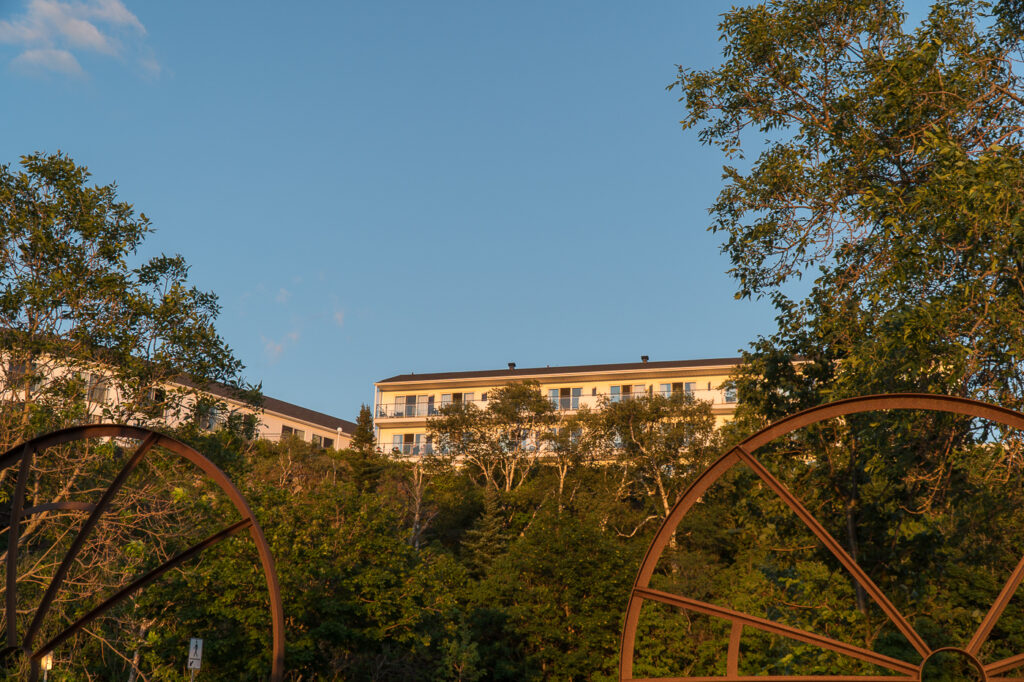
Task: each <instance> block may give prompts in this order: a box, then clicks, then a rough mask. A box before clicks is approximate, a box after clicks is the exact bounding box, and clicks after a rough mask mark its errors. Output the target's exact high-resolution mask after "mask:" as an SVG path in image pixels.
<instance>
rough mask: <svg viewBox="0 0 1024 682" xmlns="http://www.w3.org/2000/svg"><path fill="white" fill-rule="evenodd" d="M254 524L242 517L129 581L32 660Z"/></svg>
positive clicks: (39, 658)
mask: <svg viewBox="0 0 1024 682" xmlns="http://www.w3.org/2000/svg"><path fill="white" fill-rule="evenodd" d="M252 525H253V520H252V519H242V520H241V521H239V522H237V523H235V524H232V525H230V526H228V527H227V528H225V529H224V530H222V531H220V532H219V533H215V534H214V535H211V536H210V537H208V538H206V539H205V540H203V541H202V542H200V543H199V544H196V545H193V546H192V547H189V548H188V549H187V550H185V551H184V552H182V553H181V554H178V555H177V556H174V557H172V558H171V559H168V560H167V561H165V562H164V563H162V564H160V565H159V566H157V567H156V568H154V569H153V570H152V571H150V572H149V573H146V574H145V575H143V576H140V577H138V578H136V579H135V580H133V581H132V582H131V583H129V584H128V585H126V586H125V587H123V588H121V589H120V590H118V591H117V592H116V593H114V595H113V596H111V597H110V598H108V599H107V600H106V601H104V602H103V603H102V604H100V605H99V606H97V607H96V608H94V609H93V610H91V611H89V613H87V614H85V615H84V616H82V617H81V618H79V619H78V620H76V621H75V622H74V623H72V624H71V625H69V626H68V627H66V628H65V629H64V630H63V632H61V633H60V634H59V635H57V636H56V637H54V638H53V639H51V640H50V641H49V642H47V643H46V644H44V645H43V646H42V647H40V648H39V650H38V651H36V652H34V653H33V654H32V660H33V661H38V660H41V659H42V658H43V656H45V655H46V654H48V653H50V652H51V651H53V650H54V649H55V648H56V647H58V646H60V645H61V644H62V643H63V642H64V641H65V640H67V639H69V638H70V637H72V636H74V635H75V633H77V632H78V631H79V630H81V629H82V628H83V627H85V626H86V625H88V624H89V623H90V622H91V621H93V620H95V619H96V618H97V617H98V616H101V615H103V613H104V612H105V611H107V610H108V609H110V608H111V607H113V606H115V605H116V604H117V603H118V602H120V601H122V600H123V599H125V598H126V597H128V596H130V595H131V594H132V593H134V592H137V591H139V590H141V589H142V588H143V587H145V586H146V585H148V584H149V583H151V582H153V581H154V580H156V579H157V578H159V577H160V576H161V575H163V574H164V573H166V572H167V571H169V570H171V569H172V568H174V567H175V566H177V565H179V564H181V563H184V562H185V561H188V560H189V559H191V558H192V557H194V556H195V555H196V554H199V553H200V552H202V551H203V550H204V549H208V548H210V547H213V546H214V545H216V544H217V543H218V542H221V541H223V540H226V539H227V538H229V537H231V536H232V535H235V534H237V533H239V532H241V531H243V530H245V529H246V528H249V527H251V526H252Z"/></svg>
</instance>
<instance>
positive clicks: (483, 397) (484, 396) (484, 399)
mask: <svg viewBox="0 0 1024 682" xmlns="http://www.w3.org/2000/svg"><path fill="white" fill-rule="evenodd" d="M480 400H482V401H484V402H485V403H486V402H487V391H484V392H483V393H481V394H480Z"/></svg>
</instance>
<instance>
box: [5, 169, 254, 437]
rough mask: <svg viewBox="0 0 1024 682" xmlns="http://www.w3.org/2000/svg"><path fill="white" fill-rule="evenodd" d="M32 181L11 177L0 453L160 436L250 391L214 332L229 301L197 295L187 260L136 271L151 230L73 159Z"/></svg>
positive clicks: (171, 259) (35, 174)
mask: <svg viewBox="0 0 1024 682" xmlns="http://www.w3.org/2000/svg"><path fill="white" fill-rule="evenodd" d="M21 167H22V170H21V171H20V172H13V171H12V170H11V168H10V166H0V330H2V331H0V360H2V362H3V365H4V367H3V369H4V371H3V373H2V384H0V394H3V395H4V396H9V397H10V400H8V402H7V403H6V408H5V409H3V410H2V411H0V444H7V445H10V444H13V443H15V442H18V441H19V440H22V439H24V438H26V437H28V436H30V435H33V434H34V433H37V432H39V431H40V430H43V429H45V428H53V427H56V426H62V425H67V424H71V423H78V422H81V421H83V420H85V419H88V418H95V417H100V418H104V419H108V420H113V421H119V422H129V423H139V424H154V423H157V424H160V423H164V418H165V416H167V415H176V416H179V417H180V416H182V415H183V414H184V412H183V411H184V410H186V409H188V408H189V406H190V405H191V404H192V403H193V402H194V401H195V400H196V399H197V396H199V395H200V392H199V390H198V388H195V387H202V386H203V385H205V384H206V383H208V382H219V383H222V384H226V385H228V386H231V387H234V388H236V389H239V390H240V392H241V391H242V389H247V388H251V387H248V386H246V385H245V384H244V383H243V382H242V380H241V371H242V364H241V362H239V361H238V359H237V358H235V357H234V355H233V353H232V351H231V349H230V348H229V347H228V345H227V344H226V343H225V342H224V340H223V339H222V338H221V337H220V336H219V335H218V334H217V331H216V328H215V326H214V325H215V321H216V318H217V315H218V313H219V312H220V307H219V306H218V304H217V297H216V296H215V295H214V294H212V293H209V292H204V291H201V290H199V289H197V288H196V287H194V286H190V285H189V284H188V270H189V268H188V265H187V264H186V263H185V260H184V259H183V258H182V257H181V256H166V255H160V256H157V257H154V258H151V259H149V260H148V261H144V262H142V263H141V264H139V265H137V266H135V267H132V265H131V261H133V260H135V258H136V255H137V252H138V249H139V247H140V246H141V245H142V242H143V241H144V239H145V237H146V235H147V234H149V232H151V230H152V228H151V225H150V221H149V219H148V218H147V217H146V216H145V214H141V213H140V214H136V213H135V211H134V209H133V207H132V206H131V204H128V203H126V202H122V201H118V200H117V192H116V186H115V185H113V184H110V185H105V186H102V187H101V186H93V187H89V186H87V182H88V180H89V172H88V170H87V169H86V168H85V167H84V166H78V165H76V164H75V163H74V161H72V160H71V159H70V158H69V157H67V156H65V155H62V154H60V153H57V154H52V155H45V154H33V155H29V156H25V157H22V160H21ZM181 379H184V381H180V380H181ZM176 380H179V381H176ZM172 383H173V384H174V386H175V387H171V384H172ZM188 384H191V386H189V385H188ZM240 395H241V393H240ZM115 398H116V399H115ZM252 399H253V400H254V401H256V400H258V396H253V397H252Z"/></svg>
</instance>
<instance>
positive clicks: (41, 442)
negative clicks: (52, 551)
mask: <svg viewBox="0 0 1024 682" xmlns="http://www.w3.org/2000/svg"><path fill="white" fill-rule="evenodd" d="M89 438H128V439H133V440H138V441H142V445H140V446H139V449H138V450H136V452H135V453H134V454H133V456H132V459H136V457H139V458H141V456H142V455H144V454H145V451H144V446H146V443H147V442H150V441H151V442H150V445H149V446H148V447H154V446H156V447H161V448H163V449H165V450H167V451H169V452H171V453H172V454H175V455H178V456H179V457H181V458H183V459H185V460H187V461H189V462H191V463H192V464H193V465H195V466H196V467H197V468H199V469H200V470H201V471H202V472H203V473H204V474H205V475H206V476H207V477H209V478H210V479H211V480H212V481H213V482H214V483H216V484H217V486H218V487H219V488H220V490H221V491H222V492H223V493H224V494H225V495H227V497H228V499H229V500H230V501H231V504H232V505H233V506H234V507H235V509H236V510H237V511H238V512H239V513H240V514H241V516H242V519H243V520H242V521H239V522H238V523H236V524H234V525H233V526H231V527H229V528H228V529H225V530H224V531H222V533H219V534H217V535H216V536H211V537H210V538H207V540H204V541H203V542H201V543H200V544H199V545H196V546H195V547H193V548H191V549H189V550H187V551H186V552H185V553H183V554H182V555H179V556H178V557H175V558H174V559H172V560H171V561H178V562H179V563H180V561H184V560H186V559H187V558H188V556H193V555H194V554H195V553H198V552H200V551H202V549H205V548H206V547H209V546H211V544H215V543H216V542H219V541H221V540H223V539H224V538H225V537H228V536H230V535H234V534H237V533H238V532H241V531H242V530H246V529H248V531H249V536H250V537H251V538H252V540H253V542H254V543H255V544H256V551H257V554H258V556H259V561H260V566H261V567H262V569H263V575H264V578H265V580H266V583H267V591H268V594H269V598H270V619H271V626H272V639H273V642H272V649H273V650H272V654H271V671H270V680H271V682H281V681H282V680H283V679H284V649H285V644H284V604H283V602H282V599H281V589H280V586H279V584H278V581H277V571H276V570H275V568H274V557H273V555H272V554H271V552H270V545H269V544H268V543H267V539H266V537H265V536H264V535H263V529H262V528H260V525H259V523H258V522H256V520H255V518H256V517H255V515H254V514H253V513H252V510H251V509H250V508H249V504H248V502H246V500H245V498H244V497H242V494H241V493H240V492H239V490H238V488H236V487H235V485H234V484H233V483H232V482H231V479H229V478H228V477H227V475H226V474H225V473H224V472H223V471H221V470H220V469H219V468H218V467H217V466H216V465H215V464H214V463H213V462H211V461H210V460H209V459H207V458H206V457H204V456H203V455H202V454H201V453H200V452H198V451H197V450H195V449H194V448H192V447H191V446H189V445H186V444H185V443H182V442H181V441H179V440H175V439H174V438H171V437H169V436H164V435H160V434H158V433H156V432H155V431H153V430H152V429H147V428H144V427H141V426H127V425H123V424H92V425H88V426H74V427H70V428H66V429H61V430H58V431H53V432H51V433H47V434H44V435H42V436H37V437H36V438H33V439H32V440H29V441H27V442H25V443H21V444H19V445H17V446H16V447H14V448H11V449H10V450H8V451H7V452H5V453H3V454H0V469H4V468H7V467H9V466H11V465H13V464H16V463H18V462H19V461H21V462H23V466H22V469H21V470H20V471H19V479H21V478H22V477H27V476H28V469H29V466H30V462H29V461H28V460H29V459H30V457H31V455H32V454H34V453H36V452H41V451H43V450H45V449H46V448H50V447H55V446H58V445H62V444H65V443H70V442H73V441H76V440H84V439H89ZM137 463H138V462H137V461H136V462H135V463H134V464H132V463H131V462H129V464H128V465H126V467H125V469H122V474H124V475H125V476H127V473H130V470H131V469H132V468H134V466H135V464H137ZM119 477H120V474H119ZM122 482H123V481H122ZM115 483H116V480H115ZM119 485H120V483H117V485H115V484H111V487H112V488H116V487H119ZM15 492H16V495H15V499H14V501H13V502H14V504H12V519H14V518H18V519H21V518H24V517H25V516H26V515H28V514H31V513H38V512H41V511H51V510H53V509H80V510H82V511H90V512H91V513H90V517H89V518H88V519H86V523H87V524H89V528H91V527H92V525H94V524H95V519H98V518H99V516H100V515H101V514H102V513H103V511H104V509H105V507H106V506H107V504H109V499H108V498H109V497H112V496H113V492H116V490H114V491H111V490H110V489H108V491H107V492H106V493H105V494H104V499H103V500H101V503H99V504H97V505H88V504H86V503H78V502H70V501H65V502H51V503H44V504H40V505H36V506H34V507H31V508H29V509H22V507H23V501H24V485H22V486H21V495H20V497H19V495H18V494H17V493H18V489H17V488H16V491H15ZM104 500H106V502H104ZM101 505H102V506H101ZM15 512H16V513H15ZM90 520H92V521H91V523H90ZM89 528H86V526H85V524H83V528H82V529H81V530H80V531H79V535H78V536H77V537H76V540H75V541H76V542H78V541H79V540H82V541H84V537H85V535H86V534H87V533H88V530H89ZM17 536H18V532H17V525H16V524H15V526H14V532H12V533H10V534H9V537H8V544H9V546H10V543H11V542H13V543H14V550H13V552H12V551H9V552H8V561H7V564H8V566H7V585H8V591H7V597H6V601H7V613H8V614H16V607H17V561H16V560H17V540H18V537H17ZM12 538H13V540H12ZM76 551H77V550H76ZM186 555H187V556H186ZM12 558H13V559H14V561H12V560H11V559H12ZM67 563H68V564H70V561H68V562H67ZM62 566H64V564H62ZM169 567H170V566H169V565H167V566H166V567H165V568H161V569H159V571H158V572H157V573H153V572H151V573H150V574H147V575H146V576H143V577H142V578H139V579H138V580H137V581H135V582H133V583H132V585H129V586H128V587H126V588H124V589H123V590H122V591H120V592H118V594H115V595H114V596H113V597H111V598H110V599H108V600H107V601H106V602H104V604H102V605H101V606H100V607H97V609H100V608H102V609H104V610H105V609H106V608H110V606H113V605H114V604H115V603H116V601H114V600H119V599H122V598H124V596H127V595H128V594H130V593H131V591H133V590H134V589H138V588H140V587H142V586H143V585H144V584H145V583H148V582H150V581H151V580H153V579H154V578H156V577H157V576H158V575H159V574H160V573H163V572H165V571H166V569H167V568H169ZM58 570H60V569H58ZM65 573H66V568H65V569H64V571H62V572H61V580H63V576H64V574H65ZM55 577H56V576H55ZM59 582H60V581H51V583H50V587H51V588H53V594H51V595H50V597H49V599H50V601H52V598H53V595H55V594H56V591H57V589H59V584H58V583H59ZM48 592H49V590H48ZM119 595H120V596H119ZM41 611H45V609H41ZM94 611H95V610H94ZM90 613H92V612H90ZM99 613H102V611H99V612H97V613H96V614H94V615H93V616H92V617H95V615H99ZM43 615H45V613H41V612H40V611H37V612H36V618H35V619H34V621H33V623H34V627H33V629H32V630H31V632H30V633H27V636H26V638H25V639H24V642H25V645H24V646H23V647H19V646H18V642H17V638H18V635H17V627H16V626H17V622H16V620H15V619H14V618H12V617H11V616H10V615H9V616H8V621H7V622H8V624H9V627H8V633H7V636H8V641H9V643H10V644H9V646H8V648H7V649H6V651H11V650H28V649H29V647H30V646H31V640H32V638H34V637H35V634H37V632H38V627H39V623H41V621H42V618H43ZM36 621H39V622H36ZM72 627H75V626H74V625H73V626H72ZM62 634H63V633H62ZM50 644H51V643H47V645H46V646H50ZM56 645H57V644H53V646H56ZM51 648H52V647H51ZM42 655H45V652H44V653H43V654H42ZM40 660H41V659H38V658H32V659H31V661H32V670H33V675H37V674H38V672H39V661H40ZM33 679H34V678H33Z"/></svg>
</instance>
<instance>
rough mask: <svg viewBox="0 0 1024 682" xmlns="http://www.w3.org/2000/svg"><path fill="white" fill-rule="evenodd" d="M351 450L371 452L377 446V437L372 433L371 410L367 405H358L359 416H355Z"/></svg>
mask: <svg viewBox="0 0 1024 682" xmlns="http://www.w3.org/2000/svg"><path fill="white" fill-rule="evenodd" d="M351 447H352V449H353V450H358V451H360V452H372V451H373V450H375V449H376V447H377V438H376V437H375V436H374V435H373V412H372V411H371V410H370V406H369V405H366V404H364V405H361V406H360V407H359V417H358V418H356V430H355V432H354V433H353V434H352V445H351Z"/></svg>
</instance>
